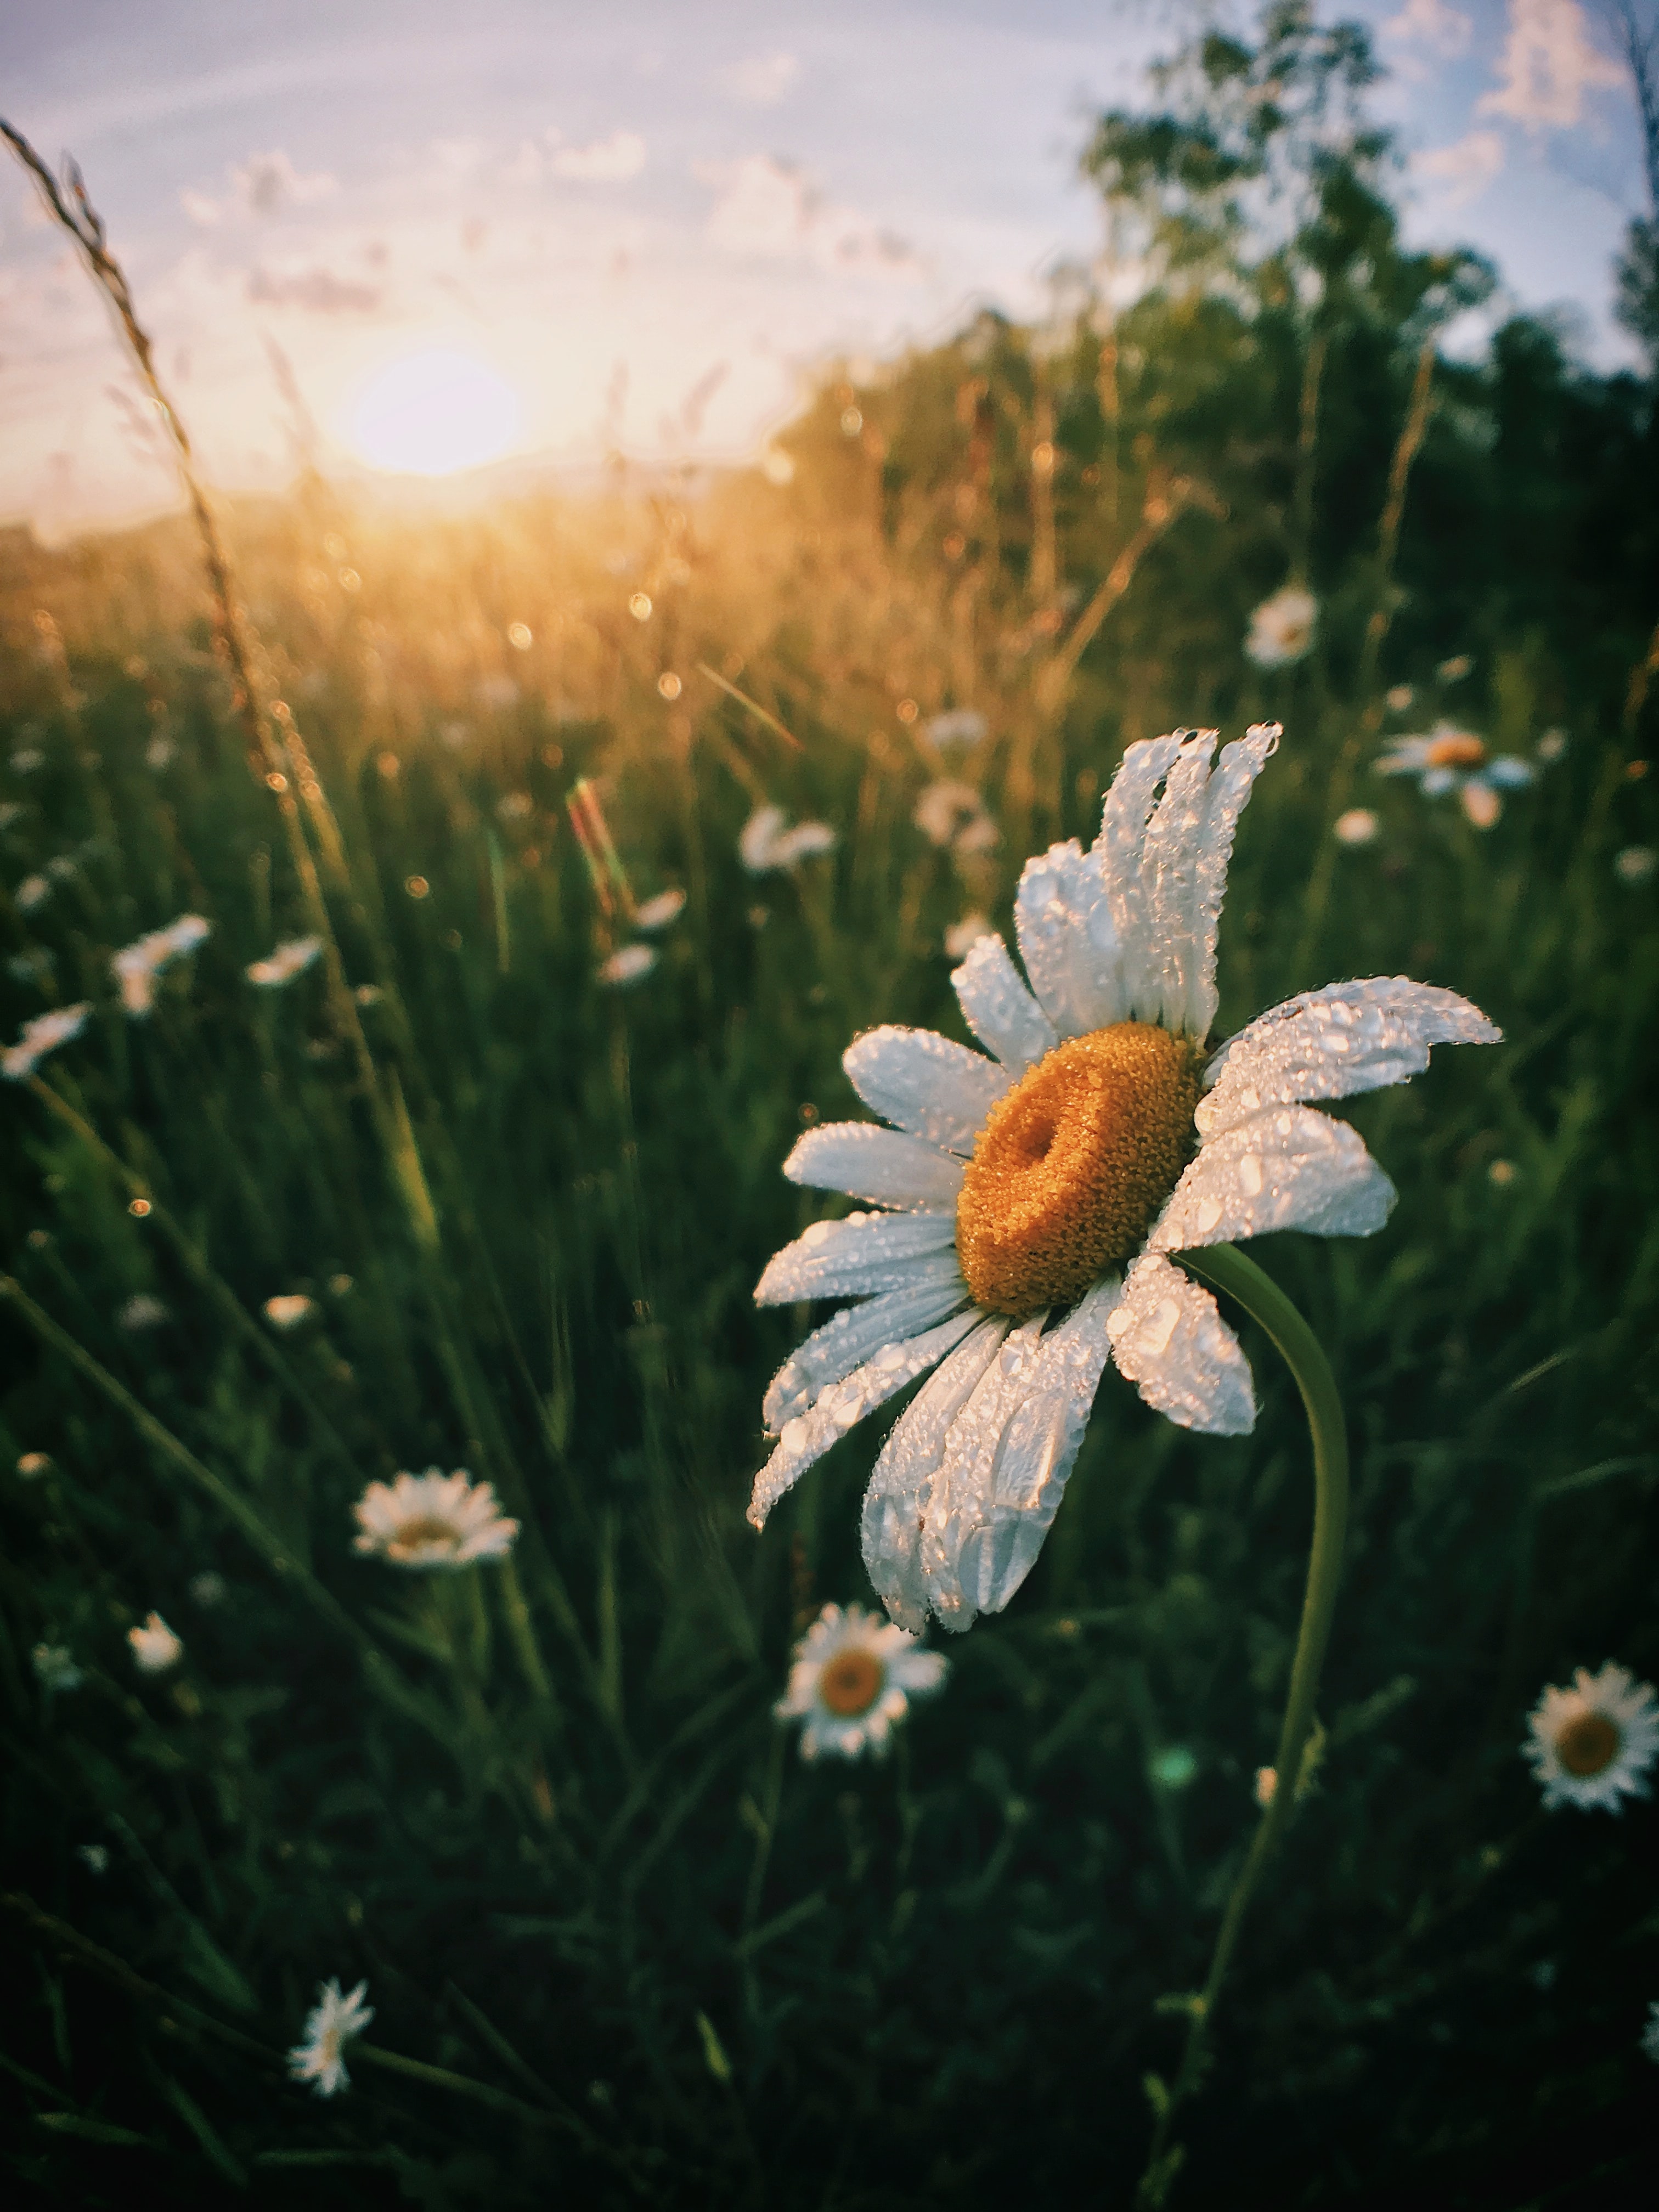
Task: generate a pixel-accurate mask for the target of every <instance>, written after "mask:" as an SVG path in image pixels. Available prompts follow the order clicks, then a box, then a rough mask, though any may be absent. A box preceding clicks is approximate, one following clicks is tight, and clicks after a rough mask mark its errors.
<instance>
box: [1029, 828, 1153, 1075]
mask: <svg viewBox="0 0 1659 2212" xmlns="http://www.w3.org/2000/svg"><path fill="white" fill-rule="evenodd" d="M1014 927H1015V928H1016V930H1017V931H1018V935H1019V957H1020V958H1021V959H1022V960H1023V961H1024V963H1025V972H1026V974H1027V975H1029V976H1030V979H1031V988H1032V989H1033V990H1034V991H1035V992H1036V994H1037V998H1038V1000H1039V1002H1040V1003H1041V1005H1042V1011H1043V1012H1044V1013H1046V1014H1047V1015H1048V1018H1049V1020H1050V1021H1051V1022H1052V1023H1053V1024H1054V1028H1055V1030H1057V1031H1058V1032H1059V1034H1060V1036H1063V1037H1071V1036H1084V1035H1085V1032H1086V1031H1088V1030H1098V1029H1104V1028H1105V1027H1106V1025H1107V1024H1108V1023H1109V1022H1121V1020H1122V1018H1123V1016H1124V1013H1125V1012H1126V1011H1127V1004H1126V1000H1125V999H1124V994H1123V978H1122V971H1121V962H1120V960H1119V957H1118V950H1117V939H1116V938H1115V935H1114V933H1113V929H1112V915H1111V907H1110V903H1109V901H1108V898H1107V896H1106V886H1105V882H1104V879H1103V877H1102V874H1101V870H1100V863H1099V861H1098V860H1097V857H1096V856H1095V855H1094V854H1092V853H1085V852H1084V851H1083V849H1082V848H1081V847H1080V846H1079V843H1078V842H1077V840H1076V838H1075V837H1073V838H1071V839H1069V840H1068V841H1067V842H1066V843H1065V844H1064V845H1051V846H1050V847H1049V848H1048V851H1047V852H1046V853H1039V854H1037V855H1036V857H1035V858H1034V859H1032V860H1028V861H1027V862H1026V863H1025V866H1024V872H1022V874H1021V876H1020V879H1019V889H1018V891H1017V892H1016V893H1015V895H1014Z"/></svg>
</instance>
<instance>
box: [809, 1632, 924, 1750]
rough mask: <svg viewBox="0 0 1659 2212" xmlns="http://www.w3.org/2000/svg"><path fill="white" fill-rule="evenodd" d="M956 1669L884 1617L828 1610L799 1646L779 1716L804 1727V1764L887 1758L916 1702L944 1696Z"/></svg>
mask: <svg viewBox="0 0 1659 2212" xmlns="http://www.w3.org/2000/svg"><path fill="white" fill-rule="evenodd" d="M949 1665H950V1662H948V1660H946V1659H945V1656H943V1654H942V1653H940V1652H938V1651H924V1650H921V1647H920V1646H919V1645H918V1644H917V1642H916V1639H915V1637H914V1636H911V1635H909V1634H908V1633H907V1632H906V1631H905V1630H903V1629H902V1628H897V1627H895V1626H894V1625H893V1623H892V1622H891V1621H889V1620H883V1619H882V1618H881V1616H880V1614H879V1613H866V1611H865V1609H864V1607H862V1606H861V1605H849V1606H848V1607H847V1608H846V1610H845V1612H843V1611H842V1607H840V1606H838V1605H826V1606H825V1607H824V1608H823V1612H822V1613H819V1615H818V1617H817V1620H815V1621H814V1622H813V1623H812V1626H811V1627H810V1628H809V1629H808V1630H807V1632H806V1633H805V1636H803V1637H802V1638H801V1639H800V1641H799V1644H796V1646H795V1655H794V1662H793V1665H792V1666H791V1668H790V1669H789V1686H788V1688H787V1690H786V1691H785V1692H784V1694H783V1696H782V1697H781V1699H779V1701H778V1703H777V1705H776V1706H775V1708H774V1711H775V1712H776V1714H777V1717H778V1718H779V1719H780V1720H781V1721H793V1720H798V1721H799V1722H800V1723H801V1733H800V1755H801V1757H802V1758H803V1759H816V1758H817V1756H818V1755H819V1753H821V1752H828V1753H829V1754H830V1755H831V1757H832V1758H836V1759H860V1758H862V1756H863V1755H864V1753H866V1751H868V1752H870V1753H872V1754H873V1755H874V1756H876V1757H877V1758H879V1757H880V1756H881V1754H882V1753H884V1751H885V1750H886V1748H887V1745H888V1742H889V1741H890V1737H891V1735H892V1731H893V1727H894V1723H896V1722H898V1721H902V1719H903V1718H904V1716H905V1714H906V1713H907V1712H908V1711H909V1707H910V1700H911V1699H912V1698H921V1697H926V1696H927V1695H929V1694H930V1693H931V1692H933V1691H934V1690H937V1689H938V1688H939V1686H940V1684H941V1683H942V1682H943V1681H944V1680H945V1674H946V1673H947V1672H948V1671H949Z"/></svg>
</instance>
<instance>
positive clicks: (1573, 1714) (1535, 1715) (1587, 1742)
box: [1521, 1660, 1659, 1813]
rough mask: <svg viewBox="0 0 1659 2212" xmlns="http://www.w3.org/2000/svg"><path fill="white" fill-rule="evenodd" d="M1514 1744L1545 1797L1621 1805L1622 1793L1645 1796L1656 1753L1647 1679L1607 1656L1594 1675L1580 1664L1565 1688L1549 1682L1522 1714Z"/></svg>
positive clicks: (1658, 1723) (1609, 1807)
mask: <svg viewBox="0 0 1659 2212" xmlns="http://www.w3.org/2000/svg"><path fill="white" fill-rule="evenodd" d="M1527 1727H1528V1736H1527V1740H1526V1741H1525V1742H1524V1743H1523V1744H1522V1747H1521V1748H1522V1752H1523V1753H1525V1755H1526V1757H1527V1758H1528V1759H1529V1760H1530V1761H1531V1763H1532V1769H1533V1772H1534V1774H1535V1775H1536V1777H1537V1778H1538V1782H1539V1784H1540V1786H1541V1789H1542V1790H1543V1792H1544V1803H1545V1806H1546V1808H1547V1809H1548V1810H1551V1811H1553V1810H1554V1808H1556V1807H1557V1806H1558V1805H1577V1806H1578V1807H1580V1808H1581V1809H1583V1811H1585V1812H1589V1810H1590V1809H1591V1808H1593V1807H1595V1806H1600V1807H1601V1808H1603V1809H1604V1810H1605V1811H1607V1812H1609V1813H1617V1812H1618V1811H1620V1800H1621V1799H1622V1798H1624V1797H1627V1796H1628V1797H1645V1796H1647V1794H1648V1784H1647V1772H1648V1769H1649V1768H1650V1766H1651V1765H1653V1762H1654V1760H1655V1759H1659V1706H1656V1705H1655V1703H1654V1692H1653V1687H1652V1685H1651V1684H1650V1683H1648V1682H1638V1680H1636V1679H1635V1677H1634V1676H1633V1675H1632V1674H1631V1672H1630V1670H1629V1669H1628V1668H1625V1667H1616V1666H1614V1665H1613V1662H1612V1661H1611V1660H1609V1661H1608V1662H1607V1665H1606V1666H1605V1667H1603V1668H1602V1669H1601V1673H1600V1674H1591V1673H1590V1671H1589V1668H1588V1667H1581V1668H1579V1669H1578V1671H1577V1674H1575V1675H1574V1676H1573V1686H1572V1688H1571V1689H1570V1690H1562V1689H1558V1688H1556V1687H1554V1686H1551V1687H1550V1688H1548V1689H1547V1690H1546V1691H1545V1692H1544V1694H1543V1696H1542V1697H1541V1699H1539V1700H1538V1703H1537V1704H1536V1705H1534V1707H1533V1709H1532V1711H1531V1713H1530V1714H1529V1715H1528V1719H1527Z"/></svg>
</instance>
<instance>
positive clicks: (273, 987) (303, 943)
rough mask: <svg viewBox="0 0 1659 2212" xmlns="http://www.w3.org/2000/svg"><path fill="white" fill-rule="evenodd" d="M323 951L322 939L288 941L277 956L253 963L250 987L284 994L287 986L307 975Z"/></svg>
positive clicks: (302, 938)
mask: <svg viewBox="0 0 1659 2212" xmlns="http://www.w3.org/2000/svg"><path fill="white" fill-rule="evenodd" d="M322 949H323V940H322V939H321V938H320V937H290V938H287V939H284V940H283V943H282V944H281V945H278V946H277V947H276V951H274V952H268V953H266V955H265V957H264V959H263V960H253V961H250V962H249V963H248V966H247V969H246V975H247V980H248V981H249V982H250V983H257V984H258V986H259V988H260V989H261V990H262V991H277V990H280V989H281V988H282V987H283V984H284V983H291V982H292V981H294V978H295V976H296V975H304V974H305V971H306V969H307V968H309V967H310V965H311V963H312V962H313V960H315V959H316V957H317V956H318V955H319V953H320V952H321V951H322Z"/></svg>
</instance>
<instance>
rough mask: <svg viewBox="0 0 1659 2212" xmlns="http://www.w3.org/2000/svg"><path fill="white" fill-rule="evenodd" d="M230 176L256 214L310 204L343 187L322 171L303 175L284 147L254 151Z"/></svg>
mask: <svg viewBox="0 0 1659 2212" xmlns="http://www.w3.org/2000/svg"><path fill="white" fill-rule="evenodd" d="M230 179H231V182H232V184H233V185H234V186H235V188H236V193H237V197H238V198H239V199H240V201H241V203H242V204H243V206H244V207H246V209H247V210H249V211H250V213H252V214H253V215H278V214H280V213H281V212H282V210H283V209H284V208H288V207H307V206H309V205H310V204H311V203H312V202H313V201H315V200H325V199H327V198H329V197H331V195H332V194H333V193H335V192H337V191H338V190H339V186H338V185H337V183H336V182H335V180H334V179H333V178H332V177H330V176H325V175H323V174H322V173H318V174H316V175H314V176H309V177H307V176H301V173H300V172H299V171H298V170H297V169H296V168H295V166H294V164H293V162H292V161H289V157H288V155H286V154H284V153H283V152H281V151H280V150H279V151H278V152H276V153H274V154H252V155H249V157H248V159H247V160H246V161H245V162H244V163H243V165H242V167H240V169H233V170H232V171H231V173H230Z"/></svg>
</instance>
